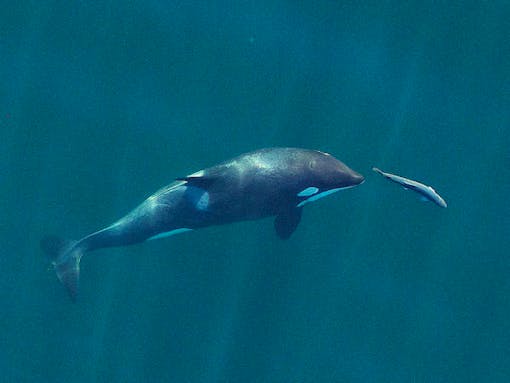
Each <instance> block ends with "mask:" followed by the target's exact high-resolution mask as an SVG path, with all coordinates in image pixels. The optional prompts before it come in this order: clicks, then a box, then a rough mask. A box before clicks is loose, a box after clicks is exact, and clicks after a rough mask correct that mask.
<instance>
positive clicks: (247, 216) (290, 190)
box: [41, 148, 364, 300]
mask: <svg viewBox="0 0 510 383" xmlns="http://www.w3.org/2000/svg"><path fill="white" fill-rule="evenodd" d="M363 180H364V178H363V176H362V175H360V174H358V173H356V172H355V171H353V170H351V169H350V168H348V167H347V166H346V165H345V164H344V163H342V162H340V161H339V160H337V159H336V158H334V157H333V156H331V155H329V154H327V153H324V152H320V151H317V150H307V149H297V148H269V149H261V150H257V151H254V152H250V153H246V154H242V155H240V156H238V157H236V158H233V159H231V160H229V161H225V162H223V163H221V164H218V165H216V166H213V167H210V168H207V169H204V170H200V171H198V172H196V173H193V174H191V175H189V176H187V177H182V178H177V181H176V182H174V183H172V184H170V185H168V186H166V187H164V188H162V189H160V190H159V191H157V192H156V193H154V194H153V195H151V196H150V197H149V198H147V199H146V200H145V201H144V202H143V203H142V204H141V205H139V206H138V207H137V208H135V209H134V210H133V211H131V212H130V213H129V214H127V215H126V216H125V217H123V218H121V219H120V220H118V221H117V222H115V223H113V224H112V225H110V226H108V227H106V228H105V229H102V230H99V231H97V232H95V233H92V234H90V235H87V236H86V237H84V238H82V239H80V240H78V241H70V240H64V239H60V238H58V237H54V236H48V237H45V238H44V239H43V240H42V241H41V246H42V248H43V250H44V251H45V252H46V253H47V254H48V255H49V256H50V259H51V262H52V264H53V266H54V268H55V271H56V273H57V276H58V278H59V280H60V281H61V282H62V283H63V284H64V286H65V287H66V288H67V291H68V292H69V294H70V296H71V298H72V299H73V300H75V299H76V295H77V292H78V279H79V271H80V259H81V257H82V256H83V255H84V254H85V253H86V252H89V251H92V250H96V249H100V248H104V247H111V246H126V245H131V244H135V243H140V242H143V241H147V240H152V239H158V238H163V237H167V236H170V235H174V234H178V233H182V232H186V231H190V230H195V229H199V228H201V227H207V226H212V225H222V224H226V223H231V222H236V221H244V220H254V219H259V218H264V217H270V216H276V218H275V221H274V226H275V230H276V232H277V234H278V235H279V236H280V237H281V238H284V239H286V238H288V237H290V235H291V234H292V233H293V232H294V230H295V229H296V227H297V226H298V224H299V221H300V219H301V211H302V208H303V206H304V205H306V204H307V203H309V202H312V201H315V200H317V199H319V198H322V197H325V196H327V195H329V194H331V193H333V192H336V191H338V190H341V189H345V188H350V187H353V186H356V185H359V184H360V183H362V182H363Z"/></svg>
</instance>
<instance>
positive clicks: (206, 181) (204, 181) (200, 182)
mask: <svg viewBox="0 0 510 383" xmlns="http://www.w3.org/2000/svg"><path fill="white" fill-rule="evenodd" d="M176 180H177V181H186V182H187V183H188V184H189V185H190V186H195V187H197V188H201V189H207V188H209V187H210V186H211V185H212V184H214V183H215V182H216V181H217V178H216V177H214V176H207V175H204V176H194V175H191V176H187V177H179V178H176Z"/></svg>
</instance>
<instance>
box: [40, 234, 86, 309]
mask: <svg viewBox="0 0 510 383" xmlns="http://www.w3.org/2000/svg"><path fill="white" fill-rule="evenodd" d="M77 244H78V241H72V240H66V239H62V238H59V237H56V236H46V237H44V238H43V239H42V240H41V248H42V250H43V251H44V252H45V253H46V254H47V255H48V257H49V259H50V261H51V264H52V265H53V267H54V268H55V272H56V273H57V277H58V279H59V280H60V282H62V284H63V285H64V286H65V288H66V290H67V292H68V293H69V295H70V297H71V299H72V301H73V302H75V301H76V296H77V294H78V281H79V279H80V259H81V257H82V255H83V252H84V251H83V249H82V248H81V246H79V245H77Z"/></svg>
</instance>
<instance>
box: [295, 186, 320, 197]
mask: <svg viewBox="0 0 510 383" xmlns="http://www.w3.org/2000/svg"><path fill="white" fill-rule="evenodd" d="M318 191H319V188H316V187H315V186H309V187H307V188H306V189H304V190H301V191H300V192H299V193H298V194H297V196H298V197H309V196H311V195H314V194H315V193H317V192H318Z"/></svg>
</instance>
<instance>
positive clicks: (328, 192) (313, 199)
mask: <svg viewBox="0 0 510 383" xmlns="http://www.w3.org/2000/svg"><path fill="white" fill-rule="evenodd" d="M305 190H306V189H305ZM339 190H342V188H336V189H329V190H326V191H323V192H322V193H319V194H315V195H312V196H311V197H309V198H307V199H305V200H304V201H301V202H300V203H298V204H297V207H301V206H304V205H306V204H307V203H309V202H313V201H317V200H318V199H320V198H324V197H326V196H328V195H330V194H333V193H335V192H337V191H339Z"/></svg>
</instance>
